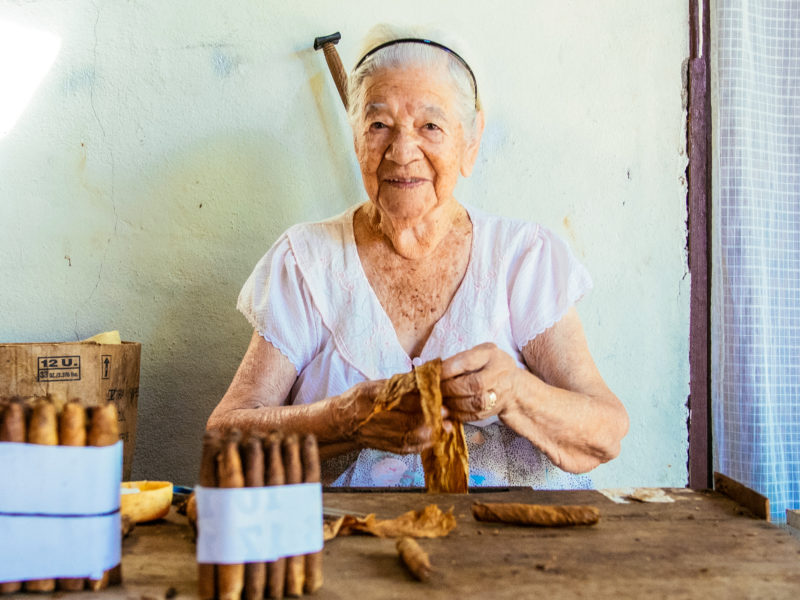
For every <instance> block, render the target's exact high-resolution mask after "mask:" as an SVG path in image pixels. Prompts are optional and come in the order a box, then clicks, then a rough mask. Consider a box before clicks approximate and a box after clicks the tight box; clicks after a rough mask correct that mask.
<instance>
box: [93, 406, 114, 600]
mask: <svg viewBox="0 0 800 600" xmlns="http://www.w3.org/2000/svg"><path fill="white" fill-rule="evenodd" d="M118 441H119V422H118V421H117V406H116V405H115V404H113V403H112V402H107V403H106V404H102V405H100V406H95V407H94V408H92V416H91V420H90V424H89V435H88V436H87V439H86V443H87V444H88V445H89V446H113V445H114V444H116V443H117V442H118ZM121 581H122V570H121V566H120V565H117V566H115V567H112V568H111V569H109V570H108V571H106V572H105V573H103V576H102V577H101V578H100V579H89V582H88V583H89V589H90V590H92V591H93V592H98V591H100V590H104V589H106V588H107V587H108V586H109V584H118V583H121Z"/></svg>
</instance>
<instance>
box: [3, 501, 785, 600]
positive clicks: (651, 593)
mask: <svg viewBox="0 0 800 600" xmlns="http://www.w3.org/2000/svg"><path fill="white" fill-rule="evenodd" d="M664 491H665V492H666V494H667V495H668V496H669V497H670V498H672V499H673V500H674V502H670V503H642V502H630V503H627V504H617V503H614V502H612V501H611V500H609V499H608V498H606V497H605V496H603V495H602V494H600V493H599V492H594V491H550V492H543V491H531V490H527V489H516V490H509V491H494V492H489V493H474V494H469V495H435V494H424V493H420V492H352V491H350V492H326V493H325V494H324V504H325V506H326V507H332V508H339V509H345V510H350V511H354V512H359V513H370V512H374V513H376V515H377V516H378V517H379V518H389V517H395V516H397V515H399V514H401V513H403V512H405V511H408V510H412V509H421V508H423V507H424V506H425V505H427V504H429V503H436V504H438V505H439V506H440V507H441V508H443V509H447V508H449V507H451V506H453V507H454V508H455V514H456V517H457V520H458V525H457V527H456V529H455V530H453V531H452V532H451V533H450V535H449V536H447V537H445V538H439V539H432V540H420V544H421V545H422V547H423V548H424V549H425V550H426V551H427V552H428V553H429V555H430V557H431V562H432V563H433V565H434V568H435V575H434V576H433V577H432V579H431V580H430V581H429V582H427V583H420V582H417V581H415V580H414V579H412V577H411V576H410V575H409V574H408V572H407V571H406V570H405V568H404V567H403V566H402V565H401V563H400V562H399V560H398V557H397V552H396V550H395V545H394V540H388V539H378V538H374V537H368V536H352V537H342V538H337V539H334V540H332V541H329V542H328V543H327V544H326V546H325V549H324V551H323V552H324V576H325V582H324V585H323V587H322V589H321V590H320V591H319V592H317V593H316V594H315V595H314V598H318V599H319V600H327V599H339V598H365V599H367V598H369V599H372V598H376V599H380V598H398V599H399V598H402V599H409V598H418V597H425V598H432V599H439V598H442V599H444V598H447V599H450V598H457V599H459V600H466V599H470V598H496V599H504V598H508V599H511V598H514V599H518V598H548V599H562V598H592V599H603V598H614V599H615V600H616V599H619V598H648V599H650V598H671V599H672V598H726V599H728V598H759V599H761V598H774V599H779V598H792V599H794V598H797V597H798V593H799V592H798V590H800V541H798V540H797V539H795V538H794V537H793V536H791V535H790V534H788V533H787V532H786V531H784V530H783V529H781V528H780V527H777V526H774V525H771V524H769V523H767V522H765V521H763V520H760V519H757V518H755V517H753V516H752V515H751V514H749V513H748V512H747V510H746V509H744V508H742V507H741V506H740V505H739V504H737V503H735V502H734V501H733V500H730V499H729V498H727V497H725V496H722V495H721V494H718V493H716V492H710V491H708V492H696V491H691V490H687V489H682V488H678V489H666V490H664ZM474 501H483V502H527V503H536V504H591V505H594V506H596V507H598V508H599V509H600V511H601V519H600V522H599V524H597V525H595V526H591V527H569V528H558V529H550V528H534V527H517V526H510V525H497V524H491V523H480V522H477V521H475V520H474V519H473V518H472V516H471V514H470V505H471V504H472V502H474ZM122 570H123V580H124V582H123V584H122V585H121V586H116V587H112V588H109V589H108V590H106V591H104V592H103V593H102V594H101V596H102V597H109V598H141V599H145V598H153V599H155V598H165V597H166V598H171V597H194V596H195V591H196V585H197V566H196V563H195V558H194V542H193V536H192V532H191V529H190V528H189V526H188V523H187V521H186V519H185V518H184V517H182V516H180V515H178V514H176V513H175V512H174V510H173V512H172V513H170V515H169V516H168V517H167V519H165V520H162V521H159V522H156V523H152V524H140V525H138V526H137V527H136V528H135V529H134V530H133V532H132V533H131V534H130V535H129V536H128V537H127V538H125V540H124V542H123V562H122ZM58 596H59V597H61V598H70V599H71V598H74V599H75V600H78V599H83V598H95V599H96V598H97V597H98V596H97V594H92V593H89V592H82V593H64V594H62V593H59V594H58ZM30 597H31V595H30V594H28V595H14V596H5V598H19V599H20V600H22V599H24V598H28V599H30Z"/></svg>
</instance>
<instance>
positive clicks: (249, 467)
mask: <svg viewBox="0 0 800 600" xmlns="http://www.w3.org/2000/svg"><path fill="white" fill-rule="evenodd" d="M241 450H242V451H241V454H242V465H243V467H244V484H245V486H247V487H263V486H264V449H263V440H262V439H261V438H260V437H258V436H253V435H251V436H249V437H248V438H247V439H245V440H244V442H243V443H242V449H241ZM266 583H267V563H263V562H260V563H247V564H246V565H245V566H244V597H245V600H261V599H262V598H263V597H264V587H265V586H266Z"/></svg>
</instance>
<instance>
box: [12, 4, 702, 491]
mask: <svg viewBox="0 0 800 600" xmlns="http://www.w3.org/2000/svg"><path fill="white" fill-rule="evenodd" d="M686 13H687V7H686V2H685V1H684V0H680V1H678V0H654V1H651V2H641V1H638V0H604V1H603V2H595V1H591V0H573V1H566V0H514V1H506V2H501V3H497V2H495V3H486V2H477V1H474V0H463V1H458V2H431V1H430V0H408V1H406V2H402V3H398V2H376V1H374V0H371V1H366V0H354V1H348V2H341V1H340V2H324V1H321V0H315V1H304V2H298V3H292V2H278V1H276V0H264V1H258V2H256V1H238V2H210V1H206V2H203V1H197V0H194V1H191V0H172V1H161V0H159V1H157V0H141V1H137V2H133V1H130V2H120V1H111V0H107V1H103V0H96V1H95V2H90V1H86V0H74V1H56V0H41V1H39V2H25V1H13V0H12V1H9V0H5V1H3V2H1V3H0V26H2V25H3V24H5V25H6V26H7V27H8V26H10V25H13V26H14V27H23V28H25V30H26V31H28V32H29V35H26V36H25V38H24V40H23V41H21V42H20V48H19V52H18V53H14V55H13V56H11V57H10V58H9V57H2V58H0V76H2V77H5V78H6V80H9V79H11V75H9V73H10V72H12V69H11V68H10V66H9V64H10V63H8V62H6V64H5V67H1V66H2V65H3V62H2V61H9V60H11V61H14V63H15V64H17V63H16V61H26V60H29V59H30V60H33V58H35V56H36V55H37V53H36V52H35V50H36V48H39V49H41V48H42V47H43V46H42V43H38V42H36V40H38V39H39V38H38V37H37V35H36V33H35V32H47V33H49V34H51V35H52V36H55V38H57V40H58V52H57V54H56V55H55V61H54V62H53V63H52V65H51V66H50V67H49V68H48V69H47V70H46V72H44V74H43V79H42V80H41V83H40V84H39V85H38V87H36V88H35V90H31V91H32V93H31V95H30V100H29V101H26V103H25V110H24V111H23V112H22V113H21V115H20V116H19V118H18V119H17V120H16V121H15V122H14V123H13V124H9V125H8V126H7V127H5V129H6V130H0V219H1V220H2V221H1V222H2V224H3V228H2V236H0V286H1V287H0V315H2V320H0V342H12V341H19V342H22V341H69V340H76V339H80V338H84V337H88V336H89V335H92V334H94V333H97V332H99V331H103V330H107V329H119V330H120V331H121V332H122V334H123V338H124V339H128V340H135V341H139V342H141V343H142V372H141V390H140V409H139V434H138V440H137V448H136V456H135V462H134V477H137V478H145V477H146V478H154V479H160V478H166V479H170V480H173V481H176V482H180V483H192V482H193V481H194V477H195V472H196V468H197V464H198V456H199V440H200V435H201V431H202V429H203V426H204V423H205V420H206V418H207V417H208V415H209V413H210V412H211V410H212V408H213V407H214V405H215V404H216V402H217V401H218V399H219V398H220V397H221V396H222V394H223V393H224V391H225V389H226V387H227V385H228V383H229V381H230V379H231V377H232V375H233V373H234V371H235V369H236V366H237V364H238V362H239V360H240V358H241V356H242V354H243V352H244V349H245V347H246V345H247V342H248V339H249V336H250V333H251V332H250V327H249V325H248V324H247V323H246V321H245V320H244V318H243V317H241V316H240V315H239V314H238V313H237V312H236V311H235V308H234V305H235V300H236V296H237V294H238V291H239V288H240V286H241V284H242V283H243V282H244V279H245V278H246V276H247V275H248V273H249V272H250V270H251V268H252V266H253V265H254V263H255V262H256V260H257V259H258V258H259V257H260V256H261V255H262V254H263V253H264V252H265V251H266V249H267V248H268V247H269V245H270V244H271V243H272V242H273V241H274V240H275V238H276V237H277V236H278V235H279V233H280V232H281V231H282V230H284V229H285V228H286V227H288V226H289V225H291V224H293V223H296V222H298V221H305V220H314V219H319V218H323V217H326V216H330V215H333V214H336V213H338V212H340V211H342V210H343V209H345V208H346V207H347V206H349V205H350V204H352V203H354V202H358V201H359V200H360V199H361V198H362V196H363V193H362V189H361V185H360V181H359V177H358V171H357V166H356V163H355V159H354V157H353V154H352V142H351V136H350V134H349V131H348V129H347V125H346V122H345V119H344V113H343V109H342V107H341V105H340V101H339V98H338V96H337V94H336V91H335V88H334V87H333V84H332V83H331V81H330V78H329V75H328V73H327V70H326V66H325V61H324V59H323V57H322V55H321V53H315V52H314V50H313V49H312V47H311V45H312V42H313V39H314V37H316V36H320V35H325V34H328V33H332V32H334V31H336V30H340V31H341V32H342V41H341V43H340V44H339V50H340V52H341V55H342V59H343V61H344V64H345V65H346V66H347V67H348V68H349V67H350V66H352V65H353V63H354V61H355V60H356V59H357V57H356V52H357V47H358V42H359V40H360V37H361V36H362V35H363V33H364V32H365V31H366V30H367V29H368V28H369V26H370V25H372V24H373V23H375V22H384V21H385V22H411V21H413V20H415V19H417V18H419V17H418V16H419V15H424V18H421V19H419V20H420V21H421V22H422V23H426V24H431V23H432V24H437V25H439V26H441V27H445V28H448V29H451V30H453V31H454V32H456V33H457V34H458V35H459V37H461V38H462V39H464V40H469V42H470V50H469V52H466V53H465V54H467V55H468V56H467V58H468V60H469V61H470V62H471V63H472V64H473V67H474V69H475V71H476V75H477V77H478V82H479V87H480V89H481V94H482V97H483V100H484V103H485V105H486V109H487V119H488V122H487V129H486V133H485V137H484V144H483V147H482V149H481V155H480V157H479V160H478V164H477V166H476V171H475V174H474V175H473V177H472V178H470V179H469V180H467V181H465V182H462V185H460V186H459V190H458V195H459V199H461V200H464V201H467V202H470V203H472V204H474V205H477V206H480V207H484V208H486V209H489V210H491V211H493V212H497V213H501V214H505V215H512V216H516V217H522V218H527V219H531V220H536V221H540V222H542V223H544V224H545V225H547V226H549V227H551V228H553V229H555V230H556V231H557V232H558V233H560V234H561V235H563V236H564V237H565V238H566V239H567V240H568V241H569V242H570V243H571V245H572V247H573V249H574V250H575V252H576V253H577V254H578V256H579V257H580V258H581V259H582V260H583V261H584V262H585V264H586V265H587V266H588V268H589V270H590V272H591V273H592V275H593V277H594V281H595V289H594V290H593V291H592V292H591V293H590V294H589V295H588V296H587V297H586V298H585V299H584V300H583V301H582V302H581V303H580V305H579V310H580V313H581V316H582V318H583V320H584V324H585V327H586V331H587V335H588V338H589V343H590V346H591V348H592V350H593V353H594V355H595V358H596V360H597V363H598V364H599V366H600V369H601V371H602V372H603V374H604V375H605V377H606V379H607V381H608V383H609V384H610V386H611V387H612V389H613V390H614V391H615V392H616V393H617V394H618V395H619V396H620V398H621V399H622V400H623V402H624V403H625V405H626V406H627V408H628V411H629V413H630V415H631V432H630V434H629V435H628V437H627V438H626V439H625V441H624V442H623V452H622V455H621V456H620V458H619V459H617V460H616V461H614V462H612V463H610V464H608V465H605V466H603V467H601V468H599V469H598V470H597V471H596V481H597V483H598V484H599V485H602V486H621V485H634V484H635V485H677V486H680V485H684V484H685V483H686V477H687V470H686V460H687V429H686V417H687V411H686V406H685V405H686V399H687V396H688V381H689V368H688V333H689V276H688V273H687V268H686V252H685V245H686V226H685V220H686V183H685V181H684V170H685V164H686V157H685V155H684V154H685V131H684V123H685V112H684V106H683V100H682V98H683V83H682V78H681V72H682V64H683V61H684V59H685V58H686V55H687V48H688V25H687V14H686ZM25 40H27V42H25ZM26 43H27V47H26ZM5 89H7V81H2V80H0V95H2V94H3V93H4V92H3V91H2V90H5ZM8 89H11V91H12V92H14V93H20V92H22V91H24V90H22V89H21V86H14V87H13V88H12V87H8ZM8 105H9V104H8V103H6V104H5V105H4V104H2V103H0V107H3V106H6V107H8ZM0 110H3V109H2V108H0ZM6 111H7V112H8V108H6ZM8 120H9V119H8V115H6V118H3V117H2V115H0V124H7V122H8Z"/></svg>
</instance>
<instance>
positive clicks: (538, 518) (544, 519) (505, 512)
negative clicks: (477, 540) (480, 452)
mask: <svg viewBox="0 0 800 600" xmlns="http://www.w3.org/2000/svg"><path fill="white" fill-rule="evenodd" d="M472 516H473V517H475V519H476V520H478V521H488V522H494V523H510V524H513V525H532V526H538V527H565V526H570V525H594V524H595V523H597V522H598V521H599V520H600V510H598V509H597V508H596V507H594V506H582V505H575V506H564V505H562V506H548V505H543V504H522V503H517V502H486V503H483V502H475V503H474V504H473V505H472Z"/></svg>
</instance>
